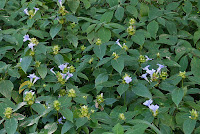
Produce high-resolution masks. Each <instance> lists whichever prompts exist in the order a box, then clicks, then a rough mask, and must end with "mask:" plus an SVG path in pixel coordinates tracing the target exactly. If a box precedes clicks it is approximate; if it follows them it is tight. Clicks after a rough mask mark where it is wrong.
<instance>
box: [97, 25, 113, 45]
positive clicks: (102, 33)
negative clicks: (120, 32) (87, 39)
mask: <svg viewBox="0 0 200 134" xmlns="http://www.w3.org/2000/svg"><path fill="white" fill-rule="evenodd" d="M98 36H99V38H100V39H101V41H102V43H105V42H108V41H109V40H110V38H111V31H110V30H109V29H107V28H104V27H102V28H100V29H99V30H98Z"/></svg>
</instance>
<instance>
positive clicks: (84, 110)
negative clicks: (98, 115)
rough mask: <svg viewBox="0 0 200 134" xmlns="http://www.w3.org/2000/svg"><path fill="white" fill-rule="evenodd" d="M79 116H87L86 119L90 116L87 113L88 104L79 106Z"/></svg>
mask: <svg viewBox="0 0 200 134" xmlns="http://www.w3.org/2000/svg"><path fill="white" fill-rule="evenodd" d="M80 112H81V114H80V117H87V118H88V119H89V118H90V113H89V108H88V106H85V105H84V106H81V109H80Z"/></svg>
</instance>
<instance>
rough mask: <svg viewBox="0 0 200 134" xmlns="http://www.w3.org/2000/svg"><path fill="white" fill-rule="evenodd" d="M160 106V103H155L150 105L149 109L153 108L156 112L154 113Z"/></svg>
mask: <svg viewBox="0 0 200 134" xmlns="http://www.w3.org/2000/svg"><path fill="white" fill-rule="evenodd" d="M158 108H159V106H158V105H153V104H151V105H150V106H149V109H151V110H152V111H153V112H154V114H155V113H156V111H157V110H158Z"/></svg>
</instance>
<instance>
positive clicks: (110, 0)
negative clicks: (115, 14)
mask: <svg viewBox="0 0 200 134" xmlns="http://www.w3.org/2000/svg"><path fill="white" fill-rule="evenodd" d="M106 2H107V3H108V4H109V5H110V7H113V6H116V5H117V4H118V0H106Z"/></svg>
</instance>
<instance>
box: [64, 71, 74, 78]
mask: <svg viewBox="0 0 200 134" xmlns="http://www.w3.org/2000/svg"><path fill="white" fill-rule="evenodd" d="M72 76H73V74H72V73H69V72H67V78H66V80H68V79H69V78H71V77H72Z"/></svg>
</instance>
